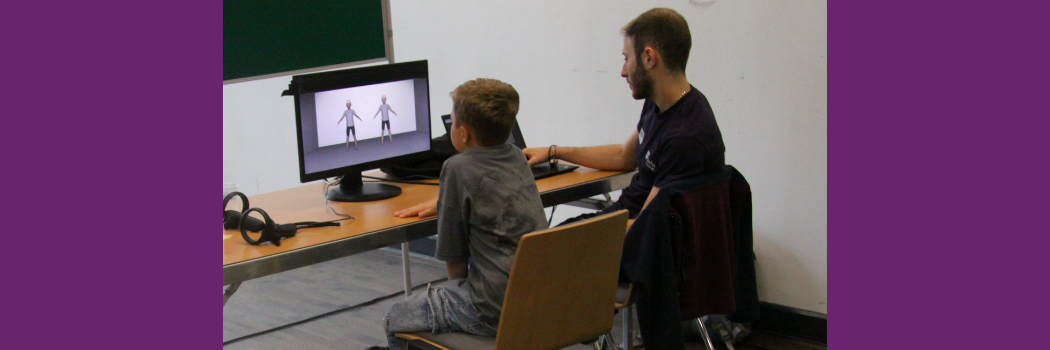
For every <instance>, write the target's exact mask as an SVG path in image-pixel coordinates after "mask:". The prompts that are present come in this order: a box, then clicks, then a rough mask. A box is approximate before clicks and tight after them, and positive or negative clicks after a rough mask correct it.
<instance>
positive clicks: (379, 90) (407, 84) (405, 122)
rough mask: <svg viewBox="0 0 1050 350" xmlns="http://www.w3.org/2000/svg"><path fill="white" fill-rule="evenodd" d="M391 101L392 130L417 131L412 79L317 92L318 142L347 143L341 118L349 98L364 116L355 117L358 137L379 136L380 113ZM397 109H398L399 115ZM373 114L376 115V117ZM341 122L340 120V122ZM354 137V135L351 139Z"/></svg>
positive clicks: (401, 131)
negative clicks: (384, 101) (384, 98)
mask: <svg viewBox="0 0 1050 350" xmlns="http://www.w3.org/2000/svg"><path fill="white" fill-rule="evenodd" d="M384 95H386V103H387V104H388V105H390V109H392V110H393V112H390V132H392V133H394V134H401V133H406V132H412V131H416V100H415V97H414V96H415V84H414V83H413V81H412V80H411V79H409V80H401V81H395V82H391V83H383V84H375V85H367V86H358V87H352V88H347V89H341V90H331V91H323V92H318V93H315V94H314V103H315V104H316V106H317V146H318V147H325V146H332V145H337V144H338V145H343V144H345V143H346V121H345V120H344V121H342V122H340V121H339V118H342V116H343V112H345V111H346V101H347V100H350V102H352V103H353V105H352V106H351V107H350V108H351V109H353V110H354V111H355V112H357V115H358V116H360V117H361V119H362V120H357V119H356V118H354V130H355V131H356V134H357V140H358V141H360V140H366V139H371V138H378V137H379V135H380V130H381V129H380V128H381V127H382V123H383V114H382V113H380V114H376V112H378V111H379V106H380V105H382V104H383V100H382V97H383V96H384ZM394 112H397V114H396V115H395V114H394ZM372 116H375V118H374V119H373V118H372ZM337 122H338V123H337ZM353 140H354V138H353V137H352V136H351V137H350V141H353Z"/></svg>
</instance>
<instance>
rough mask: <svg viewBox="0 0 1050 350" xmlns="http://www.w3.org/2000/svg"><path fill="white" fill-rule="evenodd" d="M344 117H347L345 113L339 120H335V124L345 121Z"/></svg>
mask: <svg viewBox="0 0 1050 350" xmlns="http://www.w3.org/2000/svg"><path fill="white" fill-rule="evenodd" d="M343 118H346V116H345V115H344V116H342V117H339V121H337V122H335V125H339V123H342V122H343ZM362 121H363V120H362Z"/></svg>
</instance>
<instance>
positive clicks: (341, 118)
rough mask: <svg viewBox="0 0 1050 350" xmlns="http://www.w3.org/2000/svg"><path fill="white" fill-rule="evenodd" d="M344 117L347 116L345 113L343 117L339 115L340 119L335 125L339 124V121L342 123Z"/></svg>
mask: <svg viewBox="0 0 1050 350" xmlns="http://www.w3.org/2000/svg"><path fill="white" fill-rule="evenodd" d="M343 118H346V115H345V114H344V115H343V116H342V117H339V121H337V122H335V125H339V123H342V122H343Z"/></svg>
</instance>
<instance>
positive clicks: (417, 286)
mask: <svg viewBox="0 0 1050 350" xmlns="http://www.w3.org/2000/svg"><path fill="white" fill-rule="evenodd" d="M445 281H448V278H440V279H436V280H433V281H430V282H427V283H423V284H419V285H416V286H415V287H412V290H415V289H416V288H419V287H422V286H428V285H430V284H434V283H442V282H445ZM404 293H405V291H403V290H402V291H397V292H396V293H394V294H390V295H384V296H381V297H378V298H375V299H372V300H369V301H366V302H363V303H360V304H357V305H353V306H347V307H344V308H340V309H337V310H333V311H329V312H326V313H323V314H320V315H317V316H313V317H309V318H306V319H303V320H300V321H295V322H292V323H289V324H286V325H283V326H279V327H275V328H270V329H267V330H265V331H261V332H256V333H252V334H248V335H245V336H242V337H239V338H234V339H230V340H227V341H224V342H222V346H226V345H230V344H233V343H236V342H239V341H242V340H245V339H251V338H254V337H257V336H260V335H263V334H268V333H273V332H276V331H279V330H282V329H286V328H290V327H295V326H298V325H301V324H304V323H307V322H311V321H314V320H318V319H321V318H325V317H328V316H332V315H335V314H339V313H342V312H346V311H350V310H354V309H358V308H362V307H365V306H372V305H375V304H378V303H381V302H384V301H387V300H390V299H393V298H396V297H399V296H401V295H404Z"/></svg>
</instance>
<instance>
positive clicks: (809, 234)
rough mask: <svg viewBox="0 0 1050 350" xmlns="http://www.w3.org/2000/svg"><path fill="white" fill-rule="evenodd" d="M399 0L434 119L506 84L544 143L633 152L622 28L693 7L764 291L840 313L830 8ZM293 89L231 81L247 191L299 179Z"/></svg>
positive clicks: (691, 72)
mask: <svg viewBox="0 0 1050 350" xmlns="http://www.w3.org/2000/svg"><path fill="white" fill-rule="evenodd" d="M391 2H392V4H391V13H392V21H393V28H394V45H395V47H394V53H395V57H396V59H397V61H398V62H407V61H413V60H421V59H426V60H429V65H430V78H431V81H430V88H431V99H432V101H431V106H432V108H431V110H432V113H433V114H434V115H435V116H436V115H440V114H445V113H448V112H449V111H450V110H451V107H452V106H451V101H450V99H449V98H448V92H449V91H451V90H452V89H453V88H455V87H456V86H457V85H459V84H461V83H462V82H464V81H466V80H469V79H473V78H477V77H488V78H496V79H500V80H503V81H506V82H508V83H510V84H512V85H514V87H515V88H516V89H517V90H518V91H519V93H520V94H521V96H522V106H521V112H520V114H519V121H520V123H521V127H522V133H523V134H524V136H525V139H526V141H528V143H529V144H530V145H533V146H546V145H549V144H552V143H556V144H559V145H578V146H584V145H599V144H609V143H621V142H623V141H624V140H625V139H626V137H627V136H628V135H629V134H630V132H631V130H632V128H634V127H635V125H636V124H637V121H638V115H639V111H640V108H641V105H642V104H641V102H639V101H635V100H632V99H631V96H630V90H629V89H628V87H627V85H626V83H625V82H624V80H623V78H621V77H620V76H619V72H620V68H621V65H622V62H623V61H622V60H623V57H622V55H621V54H620V50H621V48H622V46H623V39H622V37H621V36H620V34H619V30H620V28H621V27H622V26H623V25H624V24H626V23H627V22H628V21H630V20H631V19H632V18H634V17H635V16H637V15H638V14H640V13H642V12H644V11H645V10H648V9H649V8H652V7H658V6H662V7H670V8H673V9H675V10H677V11H678V12H680V13H681V14H682V15H684V16H685V17H686V19H687V20H688V21H689V24H690V28H691V30H692V34H693V51H692V55H691V57H690V61H689V65H688V69H687V71H688V76H689V80H690V82H692V83H693V85H695V86H696V87H697V88H699V89H700V90H701V91H702V92H704V94H706V95H707V96H708V98H709V99H710V101H711V104H712V107H713V108H714V111H715V115H716V117H717V119H718V122H719V125H720V127H721V129H722V133H723V136H724V138H725V142H726V148H727V152H726V162H727V163H729V164H733V165H735V166H736V167H737V168H738V169H740V170H741V171H742V172H743V173H744V175H745V176H747V177H748V180H749V182H750V183H751V185H752V189H753V191H754V210H755V221H754V228H755V250H756V252H757V254H758V256H759V261H758V274H759V286H760V291H759V293H760V297H761V299H762V300H763V301H768V302H772V303H776V304H781V305H787V306H792V307H796V308H800V309H804V310H810V311H816V312H821V313H827V256H828V254H827V3H826V1H812V0H807V1H790V2H785V1H697V0H683V1H651V2H643V1H628V0H616V1H527V2H523V1H440V2H436V1H435V2H430V1H398V0H392V1H391ZM288 82H289V79H288V78H273V79H267V80H262V81H255V82H248V83H241V84H234V85H227V86H223V181H224V182H238V183H241V190H242V191H245V192H247V193H249V194H252V193H260V192H268V191H274V190H278V189H284V188H289V187H294V186H298V185H299V182H298V175H297V171H298V163H297V158H296V157H297V156H296V146H295V142H296V141H295V123H294V120H293V118H294V115H295V113H294V111H293V109H292V103H293V101H292V99H291V98H287V97H286V98H280V97H279V95H280V92H281V91H282V90H283V89H285V88H286V87H287V84H288ZM433 128H434V132H435V133H436V134H440V133H442V132H443V129H442V127H441V126H440V124H439V123H434V124H433ZM558 212H559V215H558V218H556V219H555V220H556V221H558V220H561V218H562V217H567V216H568V215H571V214H575V213H576V212H577V211H574V210H572V209H569V208H566V207H560V208H559V209H558Z"/></svg>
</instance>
